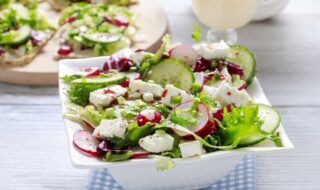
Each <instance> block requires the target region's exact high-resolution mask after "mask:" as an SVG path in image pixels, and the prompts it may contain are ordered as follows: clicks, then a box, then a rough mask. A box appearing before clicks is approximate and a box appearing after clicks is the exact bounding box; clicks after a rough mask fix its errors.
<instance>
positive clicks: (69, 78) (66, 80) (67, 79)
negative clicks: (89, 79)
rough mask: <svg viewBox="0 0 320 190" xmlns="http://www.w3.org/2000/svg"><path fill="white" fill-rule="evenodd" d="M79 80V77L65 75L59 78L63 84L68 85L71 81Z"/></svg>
mask: <svg viewBox="0 0 320 190" xmlns="http://www.w3.org/2000/svg"><path fill="white" fill-rule="evenodd" d="M78 78H81V75H65V76H63V77H60V79H61V80H63V82H65V83H67V84H70V83H71V81H73V80H74V79H78Z"/></svg>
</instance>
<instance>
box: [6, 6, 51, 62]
mask: <svg viewBox="0 0 320 190" xmlns="http://www.w3.org/2000/svg"><path fill="white" fill-rule="evenodd" d="M54 32H55V28H54V27H53V26H52V25H51V24H50V23H49V22H48V20H47V19H46V17H45V16H44V15H43V14H42V13H41V12H40V11H38V10H37V3H36V2H33V3H30V4H29V5H28V7H25V6H23V5H22V4H16V3H13V4H10V5H8V7H7V8H4V9H2V10H1V11H0V63H2V64H7V65H15V66H21V65H25V64H27V63H29V62H30V61H31V60H32V59H33V58H34V57H35V56H36V55H37V54H38V53H39V52H40V51H41V49H42V48H43V47H44V46H45V44H46V43H47V42H48V40H49V39H50V38H51V37H52V35H53V34H54Z"/></svg>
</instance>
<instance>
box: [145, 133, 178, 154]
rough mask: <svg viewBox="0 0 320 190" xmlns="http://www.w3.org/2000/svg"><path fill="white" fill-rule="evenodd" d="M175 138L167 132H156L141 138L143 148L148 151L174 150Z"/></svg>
mask: <svg viewBox="0 0 320 190" xmlns="http://www.w3.org/2000/svg"><path fill="white" fill-rule="evenodd" d="M173 142H174V138H173V137H172V136H171V135H168V134H166V133H157V132H156V133H155V134H153V135H149V136H146V137H144V138H141V139H140V140H139V145H140V146H141V148H143V149H144V150H146V151H148V152H152V153H160V152H163V151H168V150H172V147H173Z"/></svg>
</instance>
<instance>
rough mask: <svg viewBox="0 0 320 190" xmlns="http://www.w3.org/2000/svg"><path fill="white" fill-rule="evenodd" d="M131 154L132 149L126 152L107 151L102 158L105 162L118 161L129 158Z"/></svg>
mask: <svg viewBox="0 0 320 190" xmlns="http://www.w3.org/2000/svg"><path fill="white" fill-rule="evenodd" d="M132 154H133V152H132V151H128V152H126V153H114V152H107V154H106V155H105V156H104V157H103V158H102V159H103V161H105V162H118V161H124V160H128V159H130V158H131V156H132Z"/></svg>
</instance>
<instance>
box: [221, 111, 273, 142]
mask: <svg viewBox="0 0 320 190" xmlns="http://www.w3.org/2000/svg"><path fill="white" fill-rule="evenodd" d="M258 113H259V106H258V105H247V106H240V107H238V108H234V107H231V112H228V111H227V109H226V108H225V109H224V112H223V119H222V122H220V121H218V120H216V122H217V123H218V124H219V127H220V130H219V131H220V136H221V141H222V145H224V146H228V145H231V146H232V147H233V148H236V147H243V146H247V145H249V144H248V143H247V142H250V145H252V143H254V142H255V140H254V139H272V133H267V132H265V131H263V130H262V129H261V126H262V124H263V121H262V120H261V119H260V118H259V117H258ZM258 142H260V141H258V140H257V141H256V143H258Z"/></svg>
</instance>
